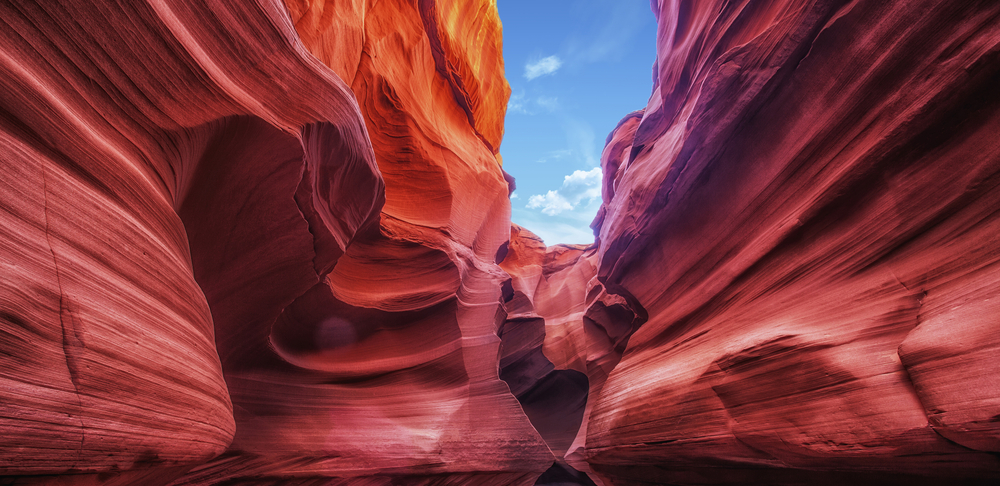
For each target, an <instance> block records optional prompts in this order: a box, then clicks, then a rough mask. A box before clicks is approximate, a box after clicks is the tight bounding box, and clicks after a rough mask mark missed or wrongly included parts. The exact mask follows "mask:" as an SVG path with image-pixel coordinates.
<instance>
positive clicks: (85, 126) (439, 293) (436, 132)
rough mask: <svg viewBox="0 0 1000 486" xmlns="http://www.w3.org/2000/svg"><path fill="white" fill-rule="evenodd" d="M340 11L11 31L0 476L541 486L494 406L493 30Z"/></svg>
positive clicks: (446, 17) (538, 461) (481, 16)
mask: <svg viewBox="0 0 1000 486" xmlns="http://www.w3.org/2000/svg"><path fill="white" fill-rule="evenodd" d="M331 3H332V4H335V5H331V6H329V7H327V6H325V5H323V4H322V3H317V2H313V3H310V4H309V5H308V6H303V5H298V4H292V5H289V6H287V7H286V6H285V5H282V4H280V3H275V2H269V1H262V2H259V3H253V2H251V3H247V4H246V5H244V4H242V3H240V2H237V4H238V5H237V4H233V5H228V4H226V5H222V4H212V5H210V6H206V5H202V4H199V3H197V2H192V3H191V4H190V5H189V4H185V3H170V4H169V5H164V4H161V3H159V2H151V3H150V4H148V5H147V4H135V5H133V4H129V5H124V6H122V5H117V6H106V7H105V6H100V5H89V6H86V5H83V4H81V5H65V6H55V5H48V4H46V5H42V6H34V5H23V6H21V5H19V6H5V7H0V8H2V11H0V14H2V15H0V22H3V27H4V29H3V30H2V35H3V48H2V56H3V57H2V59H3V62H4V67H3V70H2V71H0V83H2V84H3V89H2V90H0V91H2V93H0V110H3V111H2V113H0V115H2V116H0V121H2V123H3V126H2V127H0V128H2V129H0V137H2V140H3V144H4V150H3V152H2V154H0V157H2V158H3V162H4V171H2V172H3V173H2V175H0V177H2V180H3V183H2V185H0V204H2V205H0V207H2V208H3V211H0V218H2V222H3V227H4V228H6V229H7V230H6V231H4V232H3V233H0V241H2V248H3V253H2V258H3V260H2V261H3V264H4V269H5V270H4V272H3V273H2V276H0V278H2V282H3V285H0V295H2V301H0V305H2V310H3V314H2V315H0V319H2V320H0V330H2V332H0V337H2V339H0V364H2V366H0V380H2V381H3V388H2V391H0V397H2V405H0V429H2V437H3V440H2V441H0V475H4V476H21V477H22V478H21V479H18V480H17V481H19V482H29V483H30V482H33V481H42V482H44V481H48V480H57V481H63V482H70V483H80V484H91V483H93V484H129V483H142V484H165V483H169V482H171V481H173V482H175V484H205V483H221V482H226V483H227V484H238V483H242V482H249V483H253V482H261V481H263V482H267V481H270V482H272V483H274V484H295V483H302V482H310V481H312V482H315V481H326V482H327V483H330V484H335V483H336V482H337V481H345V482H351V481H355V479H352V478H361V477H367V478H369V479H356V480H357V481H366V480H370V481H374V482H376V483H378V482H379V481H382V482H386V481H394V480H395V479H393V478H398V477H399V476H405V477H406V478H407V479H406V481H409V483H408V484H410V483H412V484H419V483H423V482H426V483H435V482H441V481H451V482H459V483H461V482H465V483H469V484H521V483H527V484H530V483H532V482H533V481H534V480H535V478H537V477H538V476H539V475H540V474H541V473H542V472H543V471H545V470H546V469H547V468H548V467H549V466H550V465H551V464H552V462H553V460H554V456H553V455H552V453H551V452H550V451H549V450H548V448H547V447H546V445H545V443H544V441H543V440H542V438H541V437H540V436H539V435H538V433H537V432H536V431H535V429H534V428H533V427H532V426H531V423H530V422H529V420H528V418H527V417H526V416H525V414H524V412H523V411H522V409H521V407H520V406H519V404H518V403H517V401H516V399H515V398H514V396H513V395H512V394H511V393H510V390H509V388H508V386H507V385H506V383H505V382H503V381H502V380H500V379H499V376H498V374H499V371H498V359H499V358H498V352H499V344H500V339H499V337H498V336H497V331H498V329H499V327H500V325H501V324H502V323H503V322H504V319H505V312H504V309H503V307H502V296H503V292H502V283H503V282H504V281H505V280H506V279H507V278H508V277H507V275H506V274H505V273H504V272H503V271H502V270H501V269H500V268H499V267H498V266H497V259H498V257H497V254H498V250H499V249H500V248H501V247H502V246H503V245H504V244H505V243H506V242H507V240H508V238H509V227H510V226H509V224H510V223H509V214H510V207H509V201H508V199H507V197H508V194H509V187H508V180H509V177H507V176H506V175H505V174H504V173H503V171H502V169H501V168H500V163H499V161H498V156H496V151H497V149H498V147H499V143H500V138H501V136H502V132H503V125H502V119H503V112H504V107H505V104H506V99H507V96H508V94H509V88H508V86H507V84H506V81H505V80H504V77H503V64H502V60H501V58H500V24H499V20H498V18H497V14H496V7H495V5H493V4H492V3H490V2H476V1H467V2H444V1H442V2H433V1H421V2H374V1H372V2H355V3H351V2H331ZM324 9H326V10H324ZM290 14H291V15H290ZM352 29H353V30H352ZM299 33H301V34H302V39H301V40H300V38H299ZM470 39H472V40H475V42H472V41H470ZM303 40H304V41H305V45H303ZM310 50H312V52H314V53H315V54H316V57H314V56H313V55H311V54H310V52H309V51H310ZM317 57H318V58H319V60H317ZM320 60H321V61H323V62H326V63H327V64H329V67H332V70H331V69H329V68H328V66H324V65H323V64H322V63H321V62H320ZM373 147H374V148H373ZM220 454H221V455H220ZM216 456H218V457H216ZM213 457H216V458H215V459H212V458H213ZM65 473H74V474H78V473H84V474H82V475H76V476H66V477H63V478H60V479H56V478H54V477H53V475H59V474H65ZM86 473H90V475H87V474H86ZM25 475H31V477H27V476H25ZM32 478H33V479H32ZM338 478H339V479H338Z"/></svg>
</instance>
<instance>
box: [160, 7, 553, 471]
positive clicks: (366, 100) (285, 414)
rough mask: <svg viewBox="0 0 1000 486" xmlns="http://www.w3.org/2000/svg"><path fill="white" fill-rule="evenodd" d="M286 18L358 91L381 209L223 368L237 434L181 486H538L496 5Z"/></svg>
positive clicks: (313, 11)
mask: <svg viewBox="0 0 1000 486" xmlns="http://www.w3.org/2000/svg"><path fill="white" fill-rule="evenodd" d="M289 11H290V13H291V16H292V21H293V22H294V23H295V25H296V28H297V30H298V31H299V33H300V37H301V38H302V39H303V41H304V44H305V46H306V47H307V48H308V49H309V50H310V51H312V52H313V53H315V54H316V56H317V57H319V58H320V59H322V60H323V61H324V62H326V63H327V64H328V65H329V66H330V67H331V68H332V69H333V70H334V71H336V72H337V73H338V74H339V75H340V76H341V77H342V78H343V79H345V80H348V81H349V82H350V83H351V88H352V90H353V92H354V94H355V96H356V97H357V99H358V101H359V104H360V109H361V113H362V115H363V116H364V120H365V123H366V125H367V127H368V133H369V136H370V137H371V143H372V147H373V148H374V152H375V160H376V161H377V163H378V167H379V171H380V173H381V175H382V177H383V179H384V181H385V205H384V207H383V208H382V214H381V217H380V219H379V222H378V225H377V227H376V226H373V227H371V228H370V231H366V232H364V233H361V234H359V235H358V236H357V237H356V238H355V239H354V240H353V241H352V243H351V245H350V246H349V247H348V248H347V250H346V253H345V254H344V255H343V256H342V257H341V258H340V259H339V260H338V261H337V263H336V266H335V267H334V268H333V269H332V271H331V272H330V273H329V275H328V277H327V278H325V279H324V280H323V281H321V282H318V283H316V284H315V285H314V286H313V287H312V288H311V289H308V291H306V292H303V293H301V294H300V295H299V296H298V297H297V298H296V299H295V300H294V302H291V303H290V305H287V306H286V307H285V308H284V311H283V312H282V313H281V315H280V316H276V317H277V321H276V322H275V323H274V325H273V327H272V328H271V330H270V335H269V339H267V340H265V341H264V342H265V343H266V344H267V346H268V348H269V349H263V348H262V349H251V348H244V349H242V350H240V352H239V354H240V356H236V355H234V356H233V361H232V363H231V364H230V361H228V360H227V358H226V356H225V355H224V356H223V369H224V371H225V374H226V381H227V383H228V384H229V390H230V393H231V394H232V397H233V403H234V407H235V409H236V412H235V416H236V423H237V431H236V437H235V439H234V441H233V444H232V446H231V447H230V448H229V450H228V451H227V452H226V453H225V454H223V455H222V456H221V457H219V458H218V459H216V460H214V461H211V462H209V463H207V464H205V465H204V466H200V467H197V468H195V469H194V470H193V471H192V472H191V473H190V474H189V475H188V476H186V477H185V478H183V479H182V480H180V481H178V482H177V484H202V483H217V482H224V481H237V482H239V481H252V480H255V478H259V477H266V478H268V479H269V480H273V481H277V482H282V483H283V484H284V483H287V482H289V481H291V482H295V481H304V482H308V481H334V479H333V478H340V479H341V480H343V481H348V482H349V481H351V479H350V478H356V477H367V478H370V479H371V480H373V481H393V480H397V479H392V478H399V477H401V476H405V478H406V479H405V481H409V482H410V483H413V484H421V483H436V482H439V481H459V482H461V481H467V482H474V483H476V484H497V485H501V484H522V483H524V484H530V483H531V482H533V481H534V480H535V478H536V477H538V476H539V475H540V474H541V473H542V472H544V471H545V470H546V468H548V467H549V465H550V464H551V463H552V461H553V456H552V454H551V453H549V451H548V450H547V449H546V447H545V444H544V442H542V440H541V438H540V437H539V436H538V433H536V432H535V430H534V429H533V428H532V426H531V424H530V422H529V421H528V420H527V418H526V417H525V415H524V412H522V410H521V408H520V407H519V406H518V403H517V401H516V400H515V399H514V397H513V396H512V395H511V393H510V390H509V389H508V387H507V386H506V385H505V384H504V382H503V381H501V380H500V379H499V376H498V367H497V355H498V347H499V344H500V339H499V338H498V336H497V331H498V328H499V326H500V324H501V323H502V322H503V319H504V312H503V308H502V307H501V304H502V292H501V283H502V281H503V280H504V279H505V278H506V275H505V274H504V273H503V272H502V271H501V270H500V268H499V267H498V266H497V264H496V263H497V262H496V261H495V260H496V255H497V251H498V248H500V247H501V246H502V245H504V244H505V243H506V241H507V240H508V238H509V218H510V203H509V200H508V194H509V189H508V183H507V181H506V179H505V177H504V174H503V171H502V169H501V167H500V163H499V161H498V159H497V157H496V155H495V153H496V149H497V148H498V147H499V143H500V137H501V136H502V133H503V125H502V116H503V110H504V107H505V104H506V99H507V96H508V95H509V88H508V87H507V84H506V81H505V79H504V77H503V64H502V61H501V59H500V54H499V53H500V35H499V34H500V29H499V20H498V18H497V15H496V8H495V6H493V5H491V4H490V3H488V2H479V1H439V2H434V1H422V2H402V1H388V2H386V1H379V2H373V1H369V2H353V3H352V2H328V3H326V2H310V3H308V4H301V3H298V2H289ZM342 27H343V28H342ZM472 38H475V39H480V40H481V43H476V44H471V43H469V41H468V39H472ZM345 180H348V179H345ZM272 322H274V321H272ZM221 351H222V350H221V345H220V352H221ZM265 356H266V357H267V359H266V360H265V359H264V357H265ZM244 361H246V362H248V363H249V362H251V361H252V363H253V365H252V366H244V365H243V364H242V363H243V362H244ZM398 480H402V479H398ZM408 484H409V483H408Z"/></svg>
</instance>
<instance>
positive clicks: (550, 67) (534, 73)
mask: <svg viewBox="0 0 1000 486" xmlns="http://www.w3.org/2000/svg"><path fill="white" fill-rule="evenodd" d="M561 66H562V61H561V60H560V59H559V58H558V57H557V56H549V57H543V58H542V59H539V60H537V61H534V62H529V63H528V64H525V65H524V77H525V78H528V81H531V80H532V79H535V78H537V77H539V76H546V75H549V74H552V73H554V72H556V71H558V70H559V68H560V67H561Z"/></svg>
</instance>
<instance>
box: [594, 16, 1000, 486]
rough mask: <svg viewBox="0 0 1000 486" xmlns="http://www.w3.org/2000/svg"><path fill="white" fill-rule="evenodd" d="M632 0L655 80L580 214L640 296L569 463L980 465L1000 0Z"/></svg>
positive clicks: (790, 474) (798, 473) (797, 479)
mask: <svg viewBox="0 0 1000 486" xmlns="http://www.w3.org/2000/svg"><path fill="white" fill-rule="evenodd" d="M653 7H654V11H655V14H656V16H657V20H658V22H659V30H658V39H657V47H658V55H657V63H656V66H655V69H654V74H655V87H654V91H653V95H652V97H651V99H650V102H649V105H648V106H647V107H646V109H645V111H644V112H643V113H641V114H640V115H638V116H641V119H637V118H636V115H630V116H629V117H626V119H625V120H623V122H622V124H620V125H619V128H618V129H617V130H616V132H615V133H614V134H612V137H609V146H608V147H609V149H611V148H612V147H617V148H613V149H612V150H611V152H612V153H610V154H609V152H608V151H607V150H606V152H605V158H606V160H605V188H604V189H605V193H604V195H605V207H604V208H602V211H601V213H600V215H599V217H598V220H597V221H596V222H595V226H596V228H597V230H598V232H599V249H600V252H599V263H598V280H599V281H600V282H602V283H603V284H604V286H605V287H606V288H607V289H608V291H609V292H611V293H613V294H616V295H618V296H620V297H622V298H623V299H625V300H627V301H628V302H629V303H634V304H635V305H636V306H637V311H638V312H639V313H641V314H644V315H645V316H647V317H648V320H647V322H645V323H644V324H642V325H641V326H640V327H639V328H638V330H637V331H636V332H635V333H634V334H632V335H631V337H630V338H629V341H628V347H627V349H626V350H625V352H624V356H623V357H622V358H621V362H620V363H618V365H617V366H616V367H615V368H614V370H613V371H611V373H610V375H609V376H608V378H607V382H606V383H605V384H604V386H603V389H602V391H601V392H600V395H599V397H598V398H597V399H596V403H594V404H593V405H592V407H593V408H592V412H591V413H590V416H589V422H588V424H587V431H586V441H585V443H586V448H585V457H586V460H587V461H588V462H589V463H590V466H591V467H592V468H593V469H594V470H595V471H596V472H597V473H598V474H599V475H600V476H601V477H603V478H604V479H605V481H606V482H610V483H613V484H653V483H671V484H674V483H676V484H723V483H753V482H759V483H766V484H802V483H804V482H809V483H817V482H818V483H820V484H846V483H852V484H863V483H871V484H894V483H898V484H921V483H923V484H942V483H944V482H948V481H954V482H959V483H960V482H962V481H966V482H971V481H974V480H980V481H984V482H989V481H990V480H996V479H997V478H998V476H1000V462H998V459H997V455H996V453H997V452H1000V420H998V417H1000V361H998V360H997V359H996V357H997V356H998V355H1000V354H998V353H1000V322H998V318H997V303H996V302H997V300H996V299H997V297H996V296H997V293H998V290H1000V277H998V276H997V275H998V274H997V272H996V270H995V268H996V265H997V263H998V259H1000V240H998V239H997V238H996V235H997V234H998V231H1000V217H998V214H1000V212H998V210H1000V197H998V194H1000V188H998V184H1000V177H998V176H1000V144H998V143H997V133H1000V109H998V108H1000V91H998V90H997V89H996V85H997V84H996V83H997V79H1000V54H998V52H1000V50H998V47H1000V22H998V21H997V19H998V18H1000V17H998V16H1000V5H997V4H995V3H993V2H974V3H972V4H968V3H962V4H958V3H950V2H934V1H919V2H902V1H896V2H834V1H814V2H721V1H712V2H675V1H666V0H664V1H660V2H656V1H654V2H653ZM636 121H638V123H637V125H636ZM632 126H634V128H630V127H632ZM620 132H621V133H620ZM627 132H632V134H631V135H628V136H627V137H622V136H621V135H622V134H625V133H627ZM627 138H631V140H626V139H627ZM626 148H627V153H624V155H623V156H622V157H621V159H620V160H617V159H615V160H616V161H612V160H611V159H610V158H608V157H609V155H610V156H613V157H618V156H619V155H618V154H622V152H623V150H625V149H626ZM609 162H613V163H609ZM609 196H610V197H609ZM991 478H992V479H991Z"/></svg>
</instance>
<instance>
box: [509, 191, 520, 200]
mask: <svg viewBox="0 0 1000 486" xmlns="http://www.w3.org/2000/svg"><path fill="white" fill-rule="evenodd" d="M519 197H521V196H518V195H517V193H516V192H512V193H510V200H511V201H513V200H515V199H517V198H519Z"/></svg>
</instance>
